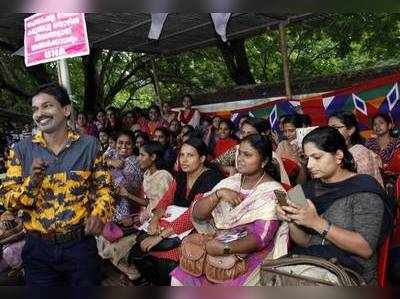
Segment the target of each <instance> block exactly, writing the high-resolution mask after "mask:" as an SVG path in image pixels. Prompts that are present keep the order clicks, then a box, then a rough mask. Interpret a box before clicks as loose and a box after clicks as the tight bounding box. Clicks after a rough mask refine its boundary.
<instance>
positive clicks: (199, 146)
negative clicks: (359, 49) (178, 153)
mask: <svg viewBox="0 0 400 299" xmlns="http://www.w3.org/2000/svg"><path fill="white" fill-rule="evenodd" d="M183 144H187V145H190V146H192V147H194V148H195V149H196V151H197V153H198V154H199V156H200V157H202V156H205V157H207V155H208V149H207V145H206V144H205V143H204V141H203V140H202V139H201V138H197V137H191V138H189V139H188V140H186V141H185V142H184V143H183Z"/></svg>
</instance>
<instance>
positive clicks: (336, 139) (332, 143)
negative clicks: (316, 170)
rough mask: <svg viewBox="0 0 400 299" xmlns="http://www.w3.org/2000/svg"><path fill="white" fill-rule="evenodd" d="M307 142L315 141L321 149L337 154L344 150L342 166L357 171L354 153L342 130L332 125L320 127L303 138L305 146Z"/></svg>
mask: <svg viewBox="0 0 400 299" xmlns="http://www.w3.org/2000/svg"><path fill="white" fill-rule="evenodd" d="M307 143H314V144H315V146H316V147H317V148H319V149H320V150H321V151H324V152H327V153H331V154H333V155H334V154H336V152H337V151H338V150H341V151H342V152H343V160H342V168H343V169H347V170H349V171H351V172H357V167H356V163H355V161H354V158H353V155H352V154H351V153H350V152H349V150H348V149H347V145H346V140H345V139H344V137H343V136H342V134H340V132H339V131H338V130H337V129H335V128H331V127H320V128H316V129H315V130H313V131H311V132H310V133H308V134H307V135H306V137H304V139H303V148H304V145H305V144H307Z"/></svg>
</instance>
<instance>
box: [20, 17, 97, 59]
mask: <svg viewBox="0 0 400 299" xmlns="http://www.w3.org/2000/svg"><path fill="white" fill-rule="evenodd" d="M89 51H90V50H89V41H88V35H87V29H86V22H85V14H84V13H37V14H34V15H32V16H30V17H29V18H26V19H25V65H26V66H32V65H36V64H40V63H45V62H50V61H55V60H59V59H64V58H71V57H77V56H84V55H88V54H89Z"/></svg>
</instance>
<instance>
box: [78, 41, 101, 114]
mask: <svg viewBox="0 0 400 299" xmlns="http://www.w3.org/2000/svg"><path fill="white" fill-rule="evenodd" d="M99 54H100V52H99V50H95V49H92V50H91V53H90V55H88V56H84V57H83V58H82V61H83V67H84V74H85V97H84V102H83V110H84V111H85V112H86V113H95V112H96V109H97V108H98V106H99V105H98V104H99V99H98V88H99V86H98V85H99V84H98V80H97V70H96V62H97V59H98V57H99Z"/></svg>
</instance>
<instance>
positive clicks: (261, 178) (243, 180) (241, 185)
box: [240, 172, 265, 190]
mask: <svg viewBox="0 0 400 299" xmlns="http://www.w3.org/2000/svg"><path fill="white" fill-rule="evenodd" d="M264 177H265V172H264V173H263V175H262V176H261V177H260V178H259V179H258V181H257V182H256V183H255V184H254V186H253V187H252V188H251V189H250V190H254V189H255V188H256V187H257V186H258V184H259V183H261V181H262V180H263V178H264ZM244 182H245V176H242V180H241V182H240V190H241V189H242V187H243V185H244Z"/></svg>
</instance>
